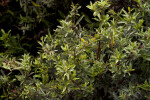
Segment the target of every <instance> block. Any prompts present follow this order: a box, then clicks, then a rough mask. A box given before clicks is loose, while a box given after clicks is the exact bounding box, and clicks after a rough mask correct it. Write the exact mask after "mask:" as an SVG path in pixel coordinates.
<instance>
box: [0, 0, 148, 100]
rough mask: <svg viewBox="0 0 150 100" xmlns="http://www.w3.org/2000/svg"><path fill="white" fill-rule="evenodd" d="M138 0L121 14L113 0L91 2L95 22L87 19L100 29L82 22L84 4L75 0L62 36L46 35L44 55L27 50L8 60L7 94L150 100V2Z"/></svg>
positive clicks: (67, 99)
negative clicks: (82, 6) (33, 54)
mask: <svg viewBox="0 0 150 100" xmlns="http://www.w3.org/2000/svg"><path fill="white" fill-rule="evenodd" d="M136 2H137V6H138V8H136V7H133V8H131V7H128V9H127V10H125V9H124V8H122V9H121V10H119V11H118V12H115V11H114V10H113V9H110V6H111V3H110V2H109V1H108V0H100V1H96V2H94V3H92V2H91V3H90V5H88V6H87V8H89V9H90V10H92V11H93V16H94V18H93V19H94V20H95V21H93V22H92V20H91V19H90V18H88V17H87V16H85V20H87V21H88V20H90V21H89V23H91V24H93V25H94V26H95V27H94V29H93V28H90V27H89V28H85V27H83V26H81V24H80V22H81V21H82V20H83V19H84V15H83V16H80V14H79V13H78V9H80V6H78V5H74V4H72V11H71V12H70V13H69V15H68V16H67V17H66V19H65V20H61V21H60V24H61V25H60V26H58V28H56V30H55V32H56V33H57V34H56V35H54V36H52V35H51V34H50V32H49V34H48V35H46V36H45V37H42V38H41V41H40V42H39V44H40V45H41V46H42V49H41V50H40V51H39V52H38V54H39V57H37V58H32V57H30V56H29V55H28V54H25V55H24V56H23V58H22V59H21V60H19V61H18V60H15V58H10V59H8V60H6V61H3V60H4V59H2V62H3V63H1V64H2V67H1V68H3V70H1V73H2V75H1V78H0V79H1V80H2V81H1V83H0V86H1V90H3V94H2V95H1V97H3V98H7V99H31V100H32V99H35V98H36V99H39V100H41V99H44V100H45V99H49V100H53V99H54V100H57V99H58V100H59V99H62V100H146V99H150V97H149V92H150V71H149V70H150V69H149V62H150V54H149V53H150V52H149V51H150V50H149V49H150V42H149V40H150V28H149V24H148V23H149V20H148V16H149V13H150V10H149V7H150V6H149V2H148V1H142V0H136ZM142 2H143V3H144V4H142ZM87 26H89V24H88V22H87ZM5 59H7V58H5ZM14 71H18V72H17V74H16V73H14ZM6 72H8V73H6ZM15 83H18V84H19V85H16V84H15ZM6 87H7V89H6Z"/></svg>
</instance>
